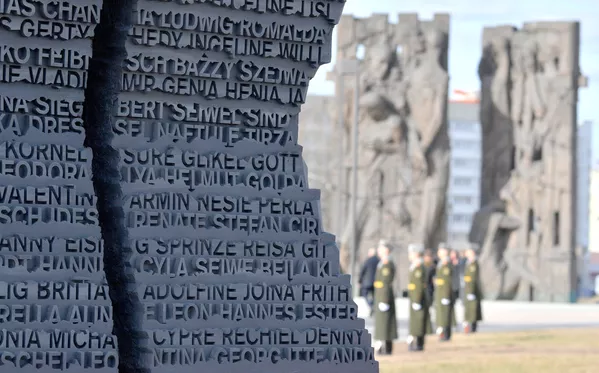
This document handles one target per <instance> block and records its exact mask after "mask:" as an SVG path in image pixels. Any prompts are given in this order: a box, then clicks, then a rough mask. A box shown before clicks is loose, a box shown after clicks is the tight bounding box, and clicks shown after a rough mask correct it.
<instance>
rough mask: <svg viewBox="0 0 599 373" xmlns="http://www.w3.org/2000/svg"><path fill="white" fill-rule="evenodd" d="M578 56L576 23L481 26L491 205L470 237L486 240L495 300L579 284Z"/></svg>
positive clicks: (488, 286) (551, 295)
mask: <svg viewBox="0 0 599 373" xmlns="http://www.w3.org/2000/svg"><path fill="white" fill-rule="evenodd" d="M578 56H579V24H578V23H576V22H535V23H527V24H525V25H524V26H523V27H522V28H521V29H516V28H514V27H511V26H500V27H491V28H486V29H485V30H484V32H483V57H482V59H481V61H480V65H479V76H480V80H481V116H480V120H481V126H482V133H483V166H482V178H481V206H483V207H482V208H481V211H480V212H479V213H478V214H477V215H476V216H475V217H474V223H473V227H472V231H471V239H472V240H473V241H475V242H477V243H479V244H481V247H482V254H481V267H482V268H484V270H481V273H482V274H483V284H484V286H485V294H486V296H487V297H489V298H498V299H514V298H523V299H531V300H570V299H571V297H572V295H573V294H574V292H575V289H576V273H575V265H574V262H575V254H574V249H575V232H576V222H575V218H576V214H575V206H576V159H575V158H576V151H575V149H576V123H577V120H576V104H577V97H578V88H579V81H580V69H579V57H578ZM549 279H555V282H552V281H550V280H549Z"/></svg>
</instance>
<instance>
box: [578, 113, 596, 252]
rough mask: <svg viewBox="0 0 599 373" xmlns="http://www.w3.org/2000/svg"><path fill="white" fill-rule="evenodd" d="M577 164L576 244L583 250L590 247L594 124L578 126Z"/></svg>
mask: <svg viewBox="0 0 599 373" xmlns="http://www.w3.org/2000/svg"><path fill="white" fill-rule="evenodd" d="M577 135H578V139H577V144H576V145H577V147H576V162H577V167H578V169H577V170H576V171H577V172H576V175H577V177H578V180H577V183H576V186H577V189H578V190H577V191H576V198H577V201H576V244H577V245H578V246H579V247H580V248H582V249H583V250H585V251H586V250H587V248H588V247H589V202H590V191H591V189H590V186H591V168H592V164H593V160H592V158H593V122H589V121H587V122H583V123H582V124H580V125H579V126H578V134H577Z"/></svg>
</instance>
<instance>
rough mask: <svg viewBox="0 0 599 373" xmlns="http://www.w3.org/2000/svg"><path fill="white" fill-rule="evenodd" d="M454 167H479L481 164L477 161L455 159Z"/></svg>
mask: <svg viewBox="0 0 599 373" xmlns="http://www.w3.org/2000/svg"><path fill="white" fill-rule="evenodd" d="M453 165H454V167H477V166H479V162H478V161H477V160H476V159H466V158H455V159H454V160H453Z"/></svg>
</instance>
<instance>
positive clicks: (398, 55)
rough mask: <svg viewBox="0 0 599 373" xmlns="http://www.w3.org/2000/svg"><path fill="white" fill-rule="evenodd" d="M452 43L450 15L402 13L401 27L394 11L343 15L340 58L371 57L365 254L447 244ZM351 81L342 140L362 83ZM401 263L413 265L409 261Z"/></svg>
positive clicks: (363, 132)
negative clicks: (387, 247) (379, 247)
mask: <svg viewBox="0 0 599 373" xmlns="http://www.w3.org/2000/svg"><path fill="white" fill-rule="evenodd" d="M448 40H449V16H448V15H445V14H442V15H435V17H434V19H433V20H431V21H420V20H419V19H418V16H417V15H416V14H400V15H399V20H398V22H397V23H396V24H394V23H389V22H388V15H386V14H377V15H373V16H371V17H370V18H365V19H356V18H352V17H350V16H343V17H342V18H341V21H340V23H339V28H338V42H337V58H338V59H339V60H341V59H355V58H362V56H359V55H358V53H359V51H360V50H363V53H364V56H363V59H362V61H361V63H360V69H359V72H358V73H359V76H360V79H359V86H358V90H359V131H360V136H359V164H358V169H359V174H358V175H359V176H358V179H359V186H358V193H357V198H358V208H357V219H358V221H359V224H358V235H359V246H360V248H362V249H364V248H368V247H371V246H373V245H375V244H376V242H378V240H379V239H381V238H385V239H388V240H390V241H392V242H394V243H395V244H399V245H400V246H402V247H407V244H408V243H410V242H422V243H423V244H424V245H425V246H426V247H436V245H437V243H438V242H440V241H442V240H444V239H445V219H446V217H445V199H446V189H447V184H448V180H449V137H448V132H447V95H448V82H449V76H448V73H447V52H448ZM344 83H345V84H344V85H343V86H344V87H346V90H347V92H345V94H344V97H347V99H346V100H345V102H346V103H347V104H346V105H345V107H344V108H345V110H344V112H343V113H341V114H342V115H344V123H345V129H344V130H345V132H346V133H345V134H342V135H341V136H343V137H342V138H345V139H351V124H352V116H351V113H352V111H353V109H352V103H351V102H352V101H351V99H350V97H352V94H353V91H354V90H355V89H356V85H355V84H351V80H350V79H347V82H344ZM337 88H338V89H339V88H340V86H338V87H337ZM346 149H347V152H346V154H347V157H346V159H351V157H350V147H349V146H346ZM344 171H345V172H348V171H347V168H346V170H344ZM350 189H351V188H346V190H350ZM346 212H349V209H348V210H347V211H346ZM346 216H348V217H349V218H348V219H347V220H346V223H345V228H344V229H343V230H342V232H341V234H342V236H341V242H342V244H343V248H344V249H345V252H347V250H348V246H349V245H350V242H351V235H352V231H353V229H352V221H353V219H352V218H351V216H349V214H346ZM402 252H403V251H402V250H398V253H402ZM403 254H405V252H404V253H403ZM398 255H399V254H398ZM343 258H344V256H343V255H342V260H343ZM396 262H398V263H400V266H401V265H403V266H404V267H406V266H407V257H406V258H404V259H400V258H396ZM342 264H345V263H344V262H343V261H342ZM406 268H407V267H406Z"/></svg>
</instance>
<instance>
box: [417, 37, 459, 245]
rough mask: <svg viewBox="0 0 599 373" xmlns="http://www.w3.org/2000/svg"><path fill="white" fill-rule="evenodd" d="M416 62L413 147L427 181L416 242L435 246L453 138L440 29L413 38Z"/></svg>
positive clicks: (440, 223)
mask: <svg viewBox="0 0 599 373" xmlns="http://www.w3.org/2000/svg"><path fill="white" fill-rule="evenodd" d="M413 40H414V42H415V43H416V45H415V47H416V48H415V54H416V56H415V60H414V63H413V64H411V66H409V68H408V70H407V71H406V75H407V77H408V79H409V85H408V86H409V88H408V92H407V100H408V105H409V108H410V114H411V121H410V122H411V123H413V125H415V126H416V128H417V129H418V134H419V136H418V137H419V141H418V142H417V143H415V144H410V145H411V146H414V147H416V149H418V151H421V152H422V154H424V157H425V159H424V160H425V163H424V164H423V165H424V166H425V168H424V170H423V174H424V175H425V176H424V182H423V190H422V196H423V198H422V200H421V203H422V205H421V207H420V214H419V216H418V227H417V229H416V232H415V233H416V238H415V242H423V243H424V244H425V246H426V247H433V246H434V244H435V243H436V241H438V240H441V239H443V237H442V235H443V234H444V233H445V232H443V229H441V227H442V225H443V220H444V219H445V214H444V212H445V204H446V194H447V193H446V191H447V184H448V182H449V159H450V154H449V136H448V133H447V89H448V85H449V75H448V74H447V71H445V69H443V68H442V67H441V61H440V59H441V56H442V48H443V46H444V45H446V41H445V40H444V35H443V34H442V33H441V32H439V31H438V30H435V29H433V30H430V31H428V32H427V33H425V34H424V35H423V33H418V34H417V37H416V38H415V39H413Z"/></svg>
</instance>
